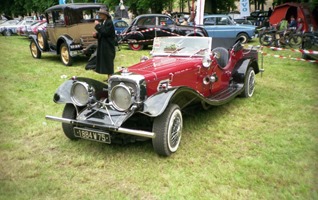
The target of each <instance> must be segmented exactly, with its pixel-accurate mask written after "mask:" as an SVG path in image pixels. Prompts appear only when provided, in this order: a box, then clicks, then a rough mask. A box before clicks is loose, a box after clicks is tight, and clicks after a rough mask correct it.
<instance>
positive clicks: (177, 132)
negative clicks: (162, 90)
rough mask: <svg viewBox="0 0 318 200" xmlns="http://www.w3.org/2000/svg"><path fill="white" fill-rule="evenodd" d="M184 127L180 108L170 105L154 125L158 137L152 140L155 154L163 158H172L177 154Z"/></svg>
mask: <svg viewBox="0 0 318 200" xmlns="http://www.w3.org/2000/svg"><path fill="white" fill-rule="evenodd" d="M182 127H183V120H182V113H181V110H180V108H179V106H178V105H176V104H170V105H169V106H168V107H167V108H166V110H165V111H164V112H163V113H162V114H161V115H160V116H158V117H157V118H155V120H154V123H153V132H154V133H156V137H155V138H153V139H152V144H153V148H154V150H155V152H156V153H157V154H159V155H161V156H170V155H171V154H172V153H174V152H176V151H177V149H178V147H179V144H180V141H181V133H182Z"/></svg>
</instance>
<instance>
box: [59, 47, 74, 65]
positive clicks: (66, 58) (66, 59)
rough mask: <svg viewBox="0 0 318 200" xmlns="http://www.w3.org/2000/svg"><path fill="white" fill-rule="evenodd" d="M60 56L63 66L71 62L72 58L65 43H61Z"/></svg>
mask: <svg viewBox="0 0 318 200" xmlns="http://www.w3.org/2000/svg"><path fill="white" fill-rule="evenodd" d="M60 56H61V61H62V63H63V64H64V65H65V66H71V65H72V64H73V58H72V57H71V55H70V51H69V49H68V46H67V45H66V44H65V43H63V44H62V45H61V48H60Z"/></svg>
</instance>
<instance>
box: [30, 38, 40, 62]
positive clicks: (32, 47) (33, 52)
mask: <svg viewBox="0 0 318 200" xmlns="http://www.w3.org/2000/svg"><path fill="white" fill-rule="evenodd" d="M30 52H31V55H32V57H33V58H41V55H42V54H41V50H40V49H39V48H38V47H37V46H36V44H35V42H34V40H31V42H30Z"/></svg>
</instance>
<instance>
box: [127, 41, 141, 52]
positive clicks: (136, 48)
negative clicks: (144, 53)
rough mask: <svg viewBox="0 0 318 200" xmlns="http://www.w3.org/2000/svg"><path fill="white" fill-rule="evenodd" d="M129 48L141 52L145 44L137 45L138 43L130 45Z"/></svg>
mask: <svg viewBox="0 0 318 200" xmlns="http://www.w3.org/2000/svg"><path fill="white" fill-rule="evenodd" d="M128 46H129V48H130V49H131V50H134V51H139V50H142V49H143V48H144V45H143V44H137V43H135V44H129V45H128Z"/></svg>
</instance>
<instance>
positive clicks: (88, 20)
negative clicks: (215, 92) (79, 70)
mask: <svg viewBox="0 0 318 200" xmlns="http://www.w3.org/2000/svg"><path fill="white" fill-rule="evenodd" d="M101 8H103V9H106V10H107V8H106V6H105V4H100V3H73V4H61V5H56V6H52V7H50V8H48V9H47V10H46V11H45V18H46V20H47V26H46V31H43V30H41V31H38V32H37V34H36V35H30V39H31V42H30V51H31V55H32V56H33V57H34V58H41V54H42V53H44V52H54V53H55V54H57V55H59V56H60V58H61V61H62V63H63V64H64V65H65V66H71V65H72V63H73V58H74V57H76V56H78V55H86V56H88V57H89V56H90V55H91V54H92V53H93V52H94V51H95V49H96V45H93V44H97V40H96V39H95V38H94V37H93V32H95V29H94V27H95V24H94V21H95V19H96V13H97V11H98V10H100V9H101Z"/></svg>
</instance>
